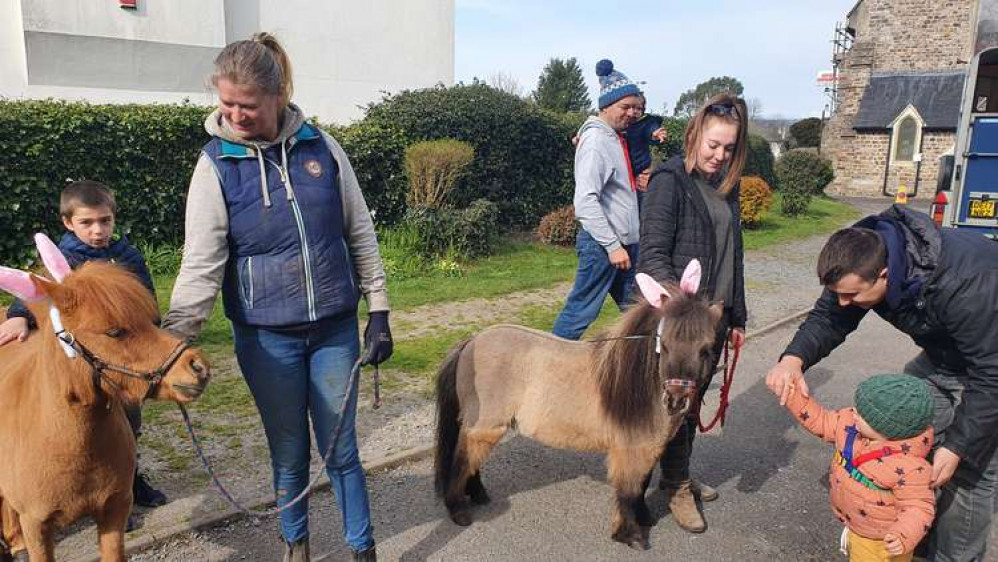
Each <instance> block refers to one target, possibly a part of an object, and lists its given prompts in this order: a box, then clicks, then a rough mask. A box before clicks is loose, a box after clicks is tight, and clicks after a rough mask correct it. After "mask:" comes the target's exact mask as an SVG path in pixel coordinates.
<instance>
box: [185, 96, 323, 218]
mask: <svg viewBox="0 0 998 562" xmlns="http://www.w3.org/2000/svg"><path fill="white" fill-rule="evenodd" d="M304 124H305V115H304V114H303V113H302V112H301V109H299V108H298V106H297V105H295V104H293V103H289V104H288V106H287V107H286V108H284V115H283V116H282V118H281V128H280V130H278V132H277V137H276V138H275V139H273V140H271V141H248V140H246V139H243V138H240V137H239V136H238V135H236V133H235V131H233V130H232V126H231V125H230V124H229V122H228V121H226V120H225V119H223V118H222V112H221V111H220V110H218V109H216V110H215V111H212V112H211V115H209V116H208V117H207V118H206V119H205V120H204V129H205V130H206V131H208V134H209V135H211V136H213V137H218V138H220V139H222V140H223V141H227V142H230V143H233V144H238V145H242V146H250V147H254V148H255V149H256V150H254V151H253V152H254V153H255V154H256V158H257V162H259V163H260V194H261V195H262V196H263V205H264V207H270V206H271V201H270V190H269V188H268V187H267V171H266V169H265V168H266V166H265V165H264V157H263V151H264V150H266V149H268V148H270V147H272V146H280V147H281V151H280V152H281V156H282V163H283V166H284V168H285V169H287V161H288V146H287V144H286V143H285V141H287V140H288V139H289V138H291V136H292V135H294V134H295V133H297V132H298V130H299V129H301V127H302V125H304ZM293 189H294V188H292V187H291V186H290V185H289V186H288V191H289V195H288V196H289V197H291V196H292V195H291V194H292V193H293V191H292V190H293Z"/></svg>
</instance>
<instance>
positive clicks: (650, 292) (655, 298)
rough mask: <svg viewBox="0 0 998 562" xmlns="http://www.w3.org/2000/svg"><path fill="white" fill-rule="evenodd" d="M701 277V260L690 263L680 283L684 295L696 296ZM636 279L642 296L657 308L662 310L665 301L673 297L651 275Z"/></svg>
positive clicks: (638, 275) (638, 276) (640, 276)
mask: <svg viewBox="0 0 998 562" xmlns="http://www.w3.org/2000/svg"><path fill="white" fill-rule="evenodd" d="M700 275H701V269H700V262H699V260H696V259H694V260H692V261H690V263H689V264H687V266H686V269H685V270H683V278H682V279H681V280H680V281H679V289H680V290H681V291H683V292H684V293H687V294H690V295H695V294H696V292H697V291H698V290H699V289H700ZM634 279H635V281H637V282H638V287H639V288H640V289H641V294H642V295H644V297H645V300H647V301H648V304H650V305H652V306H654V307H655V308H662V306H663V305H664V304H665V301H667V300H668V299H669V298H671V297H672V295H670V294H669V291H666V290H665V287H663V286H662V285H660V284H659V283H658V281H655V280H654V279H652V277H651V275H648V274H647V273H639V274H637V276H635V278H634Z"/></svg>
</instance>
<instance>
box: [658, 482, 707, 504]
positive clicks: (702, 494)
mask: <svg viewBox="0 0 998 562" xmlns="http://www.w3.org/2000/svg"><path fill="white" fill-rule="evenodd" d="M691 482H692V488H693V495H694V496H696V497H697V499H698V500H700V501H702V502H712V501H714V500H716V499H717V498H718V497H720V494H718V493H717V490H715V489H714V488H712V487H711V486H708V485H707V484H704V483H703V482H700V481H699V480H691ZM675 487H676V485H675V484H672V483H670V482H669V481H668V480H666V479H665V478H664V477H663V478H662V479H661V480H659V481H658V489H659V490H668V489H669V488H675Z"/></svg>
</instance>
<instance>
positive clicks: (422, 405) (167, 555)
mask: <svg viewBox="0 0 998 562" xmlns="http://www.w3.org/2000/svg"><path fill="white" fill-rule="evenodd" d="M856 206H857V207H859V208H860V209H861V210H863V211H864V212H873V211H876V210H879V209H882V208H883V207H884V206H885V204H884V203H883V201H881V200H873V201H860V202H858V204H856ZM825 239H826V237H825V236H816V237H812V238H808V239H805V240H800V241H794V242H790V243H786V244H780V245H777V246H775V247H771V248H768V249H764V250H759V251H750V252H747V253H746V258H745V267H746V271H745V277H746V293H747V298H748V309H749V324H748V331H749V332H751V331H753V330H755V329H758V328H760V327H763V326H766V325H768V324H771V323H772V322H775V321H777V320H781V319H783V318H785V317H787V316H788V315H790V314H792V313H795V312H798V311H800V310H802V309H805V308H807V307H809V306H810V305H811V304H812V303H813V302H814V299H815V298H816V297H817V296H818V294H819V293H820V289H821V288H820V286H819V285H818V284H817V280H816V278H815V274H814V269H815V261H816V258H817V254H818V252H819V250H820V248H821V246H822V245H823V244H824V241H825ZM569 288H570V284H559V285H557V286H555V287H551V288H549V289H543V290H534V291H524V292H521V293H514V294H511V295H506V296H504V297H501V298H497V299H474V300H472V301H464V302H461V303H451V304H446V305H429V306H425V307H420V308H417V309H414V310H411V311H408V312H403V313H395V314H394V315H393V327H395V328H396V333H397V334H398V337H399V339H411V338H418V337H423V336H426V335H430V334H431V333H433V331H439V329H440V326H443V325H446V326H447V328H448V329H449V330H453V329H458V328H460V327H462V326H463V325H469V326H470V325H485V324H492V323H499V322H504V321H510V319H511V318H515V317H516V314H517V312H518V311H519V310H522V309H523V308H524V307H528V306H532V305H540V304H550V303H552V302H559V301H560V300H562V299H563V298H564V296H565V295H566V294H567V292H568V290H569ZM774 353H775V350H774ZM216 372H217V373H219V374H218V375H217V376H216V384H217V383H218V381H219V380H225V379H233V378H235V377H238V376H239V375H238V373H237V371H236V369H235V368H234V365H233V364H232V362H231V361H230V362H229V363H225V364H222V365H220V366H218V368H217V369H216ZM391 376H393V377H402V378H404V377H405V376H406V375H405V374H404V373H392V375H391ZM370 391H371V389H370V378H369V376H368V375H367V374H366V373H365V378H364V385H363V386H362V390H361V401H360V407H359V411H358V416H357V420H358V439H359V442H360V448H361V457H362V458H363V459H365V461H367V462H371V461H375V460H378V459H382V458H384V457H386V456H390V455H392V454H397V453H399V452H401V451H404V450H406V449H409V448H412V447H415V446H419V445H424V444H427V443H429V442H431V440H432V430H433V417H434V414H433V407H432V403H431V401H430V400H429V399H428V398H427V397H425V396H424V395H422V394H421V393H418V392H404V391H402V392H400V391H393V392H391V393H389V394H387V395H386V396H385V400H384V405H383V406H382V408H380V409H379V410H373V409H371V407H370V403H371V395H370ZM193 415H194V416H195V417H196V416H197V413H196V412H195V413H194V414H193ZM167 417H172V418H173V419H179V416H178V415H175V413H173V412H171V413H169V414H167ZM229 423H230V424H231V425H233V426H234V427H237V428H238V431H236V432H235V433H237V435H234V436H229V437H228V438H226V439H221V438H220V439H215V440H212V442H210V443H209V456H211V457H212V458H220V459H221V458H224V459H225V464H224V465H223V466H221V467H220V468H219V467H216V468H217V469H218V470H219V471H220V473H221V474H220V477H221V478H222V479H223V481H224V482H226V485H227V486H229V487H230V489H231V490H232V492H233V493H234V495H235V496H236V497H237V498H239V499H240V500H241V501H244V502H246V503H255V502H260V501H265V500H268V499H271V498H272V492H271V491H270V484H269V483H270V467H269V458H268V455H267V452H266V446H265V444H264V443H263V438H262V436H263V430H262V427H261V426H260V423H259V419H258V416H257V415H256V414H255V412H252V411H250V412H238V413H233V414H232V419H231V420H230V422H229ZM159 431H160V434H159V435H157V434H155V433H154V432H147V433H146V435H144V436H143V439H142V440H141V441H140V446H141V447H142V448H143V449H145V448H146V447H147V446H148V443H155V442H156V440H157V439H161V440H162V439H169V440H171V441H172V442H174V443H176V444H177V447H176V448H177V452H178V453H179V456H181V457H182V458H186V459H193V457H192V456H191V455H192V454H193V453H192V451H191V450H190V447H189V445H188V444H187V443H186V442H185V439H186V436H185V435H184V434H182V433H180V432H179V431H178V428H177V426H176V424H174V425H172V426H166V427H164V428H161V429H160V430H159ZM169 432H172V433H173V434H172V435H168V434H167V433H169ZM236 440H239V446H238V447H233V446H232V445H233V444H234V443H236ZM143 454H144V457H143V462H142V465H143V467H144V468H145V467H149V468H148V470H149V471H150V474H151V477H152V478H151V479H152V481H153V482H154V483H155V484H156V485H158V486H160V487H162V489H163V490H164V491H165V492H166V493H167V495H168V496H169V497H170V498H171V500H173V501H171V502H170V503H169V504H168V505H167V506H164V507H162V508H158V509H155V510H139V511H138V514H137V515H138V518H139V520H140V523H141V526H140V528H139V529H138V530H137V531H136V532H135V533H133V534H131V535H129V538H130V539H134V538H137V537H139V536H145V535H153V536H163V535H165V534H168V531H169V530H170V528H171V527H173V526H175V525H176V524H177V523H178V522H184V521H198V520H201V519H203V518H205V517H207V516H209V515H211V514H214V513H217V512H218V511H220V510H222V509H224V508H226V506H227V504H226V503H224V501H223V500H222V499H221V498H220V497H219V496H218V494H217V493H216V492H215V491H214V490H213V489H209V488H208V487H207V480H206V478H205V477H204V476H203V475H202V474H201V472H202V471H201V468H200V466H199V464H198V463H197V461H194V460H190V461H189V462H190V464H189V465H188V466H187V467H186V469H184V470H181V471H176V470H173V471H166V472H160V471H159V470H157V469H158V468H162V466H163V465H162V464H159V465H157V464H156V459H157V458H158V456H159V455H157V454H156V452H155V451H153V450H148V451H145V450H144V451H143ZM318 468H319V467H318V463H317V459H316V462H313V471H314V470H318ZM158 472H159V474H157V473H158ZM164 474H170V475H171V476H168V477H164ZM192 490H198V491H197V493H194V494H191V491H192ZM324 493H325V492H324ZM228 524H229V525H236V526H240V525H241V526H246V525H255V524H258V522H254V520H252V519H244V520H240V521H236V522H232V523H228ZM262 532H266V533H272V532H273V528H272V527H271V526H269V525H267V526H265V527H264V528H263V529H262ZM275 536H276V535H275ZM197 537H198V534H197V533H196V532H195V533H186V534H184V535H182V536H181V537H179V538H177V539H173V540H171V541H170V542H168V543H167V546H165V547H159V548H155V549H152V550H150V551H148V552H147V553H144V554H141V555H136V556H133V557H132V558H131V559H132V560H140V561H145V560H179V559H188V560H205V559H207V558H205V557H203V556H202V555H199V553H198V552H199V551H198V548H199V547H198V544H199V541H198V538H197ZM275 540H276V539H275ZM94 543H95V531H94V529H93V528H92V527H91V526H89V525H80V526H78V527H75V528H73V529H71V530H69V531H68V532H67V533H66V536H65V537H64V538H63V539H62V540H61V542H60V543H59V545H58V548H57V555H58V558H59V559H60V560H70V561H77V560H80V561H82V560H90V559H91V558H92V554H91V553H92V552H93V548H94ZM244 558H245V557H244ZM220 559H228V558H220ZM236 559H238V558H236Z"/></svg>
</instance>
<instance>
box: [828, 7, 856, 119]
mask: <svg viewBox="0 0 998 562" xmlns="http://www.w3.org/2000/svg"><path fill="white" fill-rule="evenodd" d="M855 34H856V31H855V30H854V29H852V28H851V27H849V25H848V24H847V23H845V22H836V23H835V35H833V36H832V80H831V81H830V82H829V83H828V84H827V85H826V86H825V97H826V99H827V101H826V103H825V108H826V109H827V113H828V115H829V116H830V115H831V114H832V113H835V109H836V106H837V105H838V100H839V96H838V93H839V68H840V67H841V66H842V64H843V63H844V61H845V56H846V53H848V52H849V49H851V48H852V42H853V38H854V37H855Z"/></svg>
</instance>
